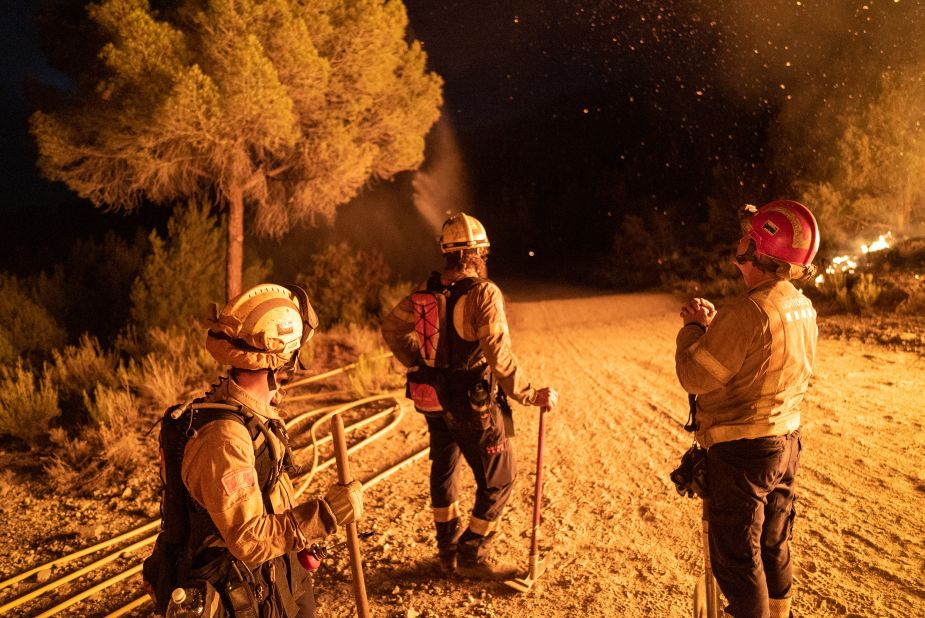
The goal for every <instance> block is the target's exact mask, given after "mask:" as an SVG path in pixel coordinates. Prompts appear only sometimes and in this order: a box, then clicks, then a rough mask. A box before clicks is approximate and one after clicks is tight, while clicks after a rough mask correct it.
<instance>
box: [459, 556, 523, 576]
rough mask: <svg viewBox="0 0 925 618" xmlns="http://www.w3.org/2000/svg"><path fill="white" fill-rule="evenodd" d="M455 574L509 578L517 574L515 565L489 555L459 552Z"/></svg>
mask: <svg viewBox="0 0 925 618" xmlns="http://www.w3.org/2000/svg"><path fill="white" fill-rule="evenodd" d="M456 574H457V575H459V576H460V577H469V578H472V579H510V578H512V577H514V576H515V575H516V574H517V567H516V566H514V565H513V564H510V563H507V562H503V561H501V560H498V559H497V558H493V557H491V556H482V557H478V556H470V555H466V554H462V553H461V554H459V556H458V557H457V560H456Z"/></svg>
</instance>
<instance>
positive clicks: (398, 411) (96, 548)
mask: <svg viewBox="0 0 925 618" xmlns="http://www.w3.org/2000/svg"><path fill="white" fill-rule="evenodd" d="M386 356H387V355H386ZM355 366H356V363H353V364H351V365H346V366H344V367H341V368H339V369H335V370H332V371H329V372H325V373H323V374H318V375H316V376H310V377H308V378H302V379H300V380H297V381H295V382H290V383H289V384H288V385H286V390H289V389H291V388H294V387H301V386H306V385H308V384H313V383H316V382H319V381H321V380H323V379H326V378H329V377H332V376H334V375H337V374H339V373H343V372H344V371H347V370H349V369H350V368H351V367H355ZM333 394H340V392H337V391H335V392H334V393H332V392H331V391H327V392H325V393H324V394H322V393H311V394H309V395H294V396H289V397H288V398H287V399H288V400H289V401H290V402H291V401H308V400H311V399H316V398H318V397H320V396H324V395H328V396H330V395H333ZM396 395H397V393H388V394H383V395H374V396H370V397H364V398H362V399H358V400H355V401H352V402H348V403H345V404H336V405H329V406H324V407H321V408H316V409H313V410H309V411H307V412H302V413H300V414H297V415H296V416H294V417H292V418H291V419H289V420H288V421H287V422H286V427H287V430H292V429H293V428H295V427H298V426H300V425H304V424H305V423H306V422H307V421H308V420H310V419H312V418H313V417H320V418H318V419H317V420H315V421H314V422H312V424H311V426H310V428H309V434H310V437H311V443H310V444H309V445H307V446H303V447H299V448H297V449H295V450H296V452H304V451H307V450H308V449H309V448H310V449H312V465H311V466H309V467H308V470H307V471H306V472H304V473H303V474H301V475H296V476H294V477H293V480H294V481H296V480H298V481H299V483H298V486H297V488H296V497H297V498H298V497H299V496H301V495H302V493H304V492H305V490H306V489H308V487H309V485H310V483H311V480H312V479H313V478H314V476H315V474H317V473H318V472H320V471H321V470H324V469H325V468H327V467H330V466H331V465H334V463H335V458H334V457H330V458H327V459H325V460H324V461H319V460H320V455H319V447H320V446H322V445H323V444H325V443H327V442H330V441H331V436H330V435H325V436H323V437H321V438H316V435H315V431H316V429H317V427H318V426H319V425H321V424H323V423H325V422H327V421H329V420H330V419H331V418H332V417H333V416H334V415H336V414H339V413H343V412H344V411H346V410H350V409H352V408H357V407H360V406H363V405H367V404H369V403H374V402H376V401H381V400H386V399H393V400H396V399H397V396H396ZM389 415H394V417H395V418H393V419H392V421H391V422H389V423H388V424H387V425H386V426H385V427H383V428H381V429H379V430H377V431H376V432H374V433H373V434H371V435H369V436H367V437H365V438H364V439H362V440H360V441H359V442H357V443H355V444H353V445H351V446H350V447H349V448H348V449H347V453H353V452H356V451H357V450H359V449H361V448H363V447H364V446H367V445H368V444H370V443H371V442H373V441H375V440H376V439H378V438H380V437H382V436H383V435H385V434H386V433H388V432H389V431H391V430H392V429H394V428H395V427H396V426H397V425H398V424H399V422H400V421H401V419H402V417H403V415H404V407H403V406H402V405H401V404H399V403H396V404H395V405H392V406H389V407H387V408H386V409H385V410H381V411H378V412H376V413H374V414H371V415H369V416H367V417H365V418H362V419H360V420H359V421H356V422H353V423H351V424H349V425H347V426H346V427H345V430H346V431H347V432H355V431H357V430H359V429H363V428H364V427H367V426H369V425H370V424H372V423H374V422H375V421H377V420H379V419H382V418H384V417H387V416H389ZM293 435H294V436H295V437H299V435H300V434H298V433H297V432H293ZM428 452H429V449H428V448H424V449H421V450H419V451H417V452H415V453H413V454H411V455H410V456H408V457H406V458H405V459H403V460H401V461H399V462H398V463H396V464H395V465H393V466H391V467H389V468H386V469H384V470H382V471H380V472H379V473H377V474H376V475H374V476H373V477H371V478H369V479H367V480H366V481H365V482H364V483H363V484H364V486H365V487H370V486H372V485H375V484H376V483H378V482H380V481H382V480H384V479H385V478H388V477H389V476H391V475H392V474H394V473H395V472H397V471H399V470H401V469H403V468H404V467H406V466H407V465H410V464H411V463H413V462H415V461H418V460H419V459H421V458H423V457H425V456H426V455H427V454H428ZM159 526H160V519H155V520H153V521H150V522H147V523H145V524H143V525H141V526H139V527H137V528H135V529H133V530H129V531H127V532H124V533H122V534H119V535H117V536H115V537H113V538H111V539H108V540H106V541H102V542H100V543H97V544H95V545H92V546H90V547H86V548H83V549H80V550H78V551H76V552H73V553H71V554H68V555H65V556H61V557H58V558H56V559H54V560H51V561H49V562H46V563H44V564H41V565H39V566H36V567H33V568H31V569H29V570H27V571H24V572H22V573H19V574H17V575H15V576H13V577H10V578H8V579H6V580H3V581H0V590H3V589H5V588H7V587H10V586H13V585H16V584H18V583H20V582H22V581H24V580H26V579H28V578H30V577H32V576H34V575H37V574H39V573H42V572H44V571H50V570H51V569H54V568H57V567H61V566H63V565H66V564H68V563H70V562H73V561H75V560H77V559H79V558H81V557H84V556H87V555H91V554H94V553H97V552H100V551H102V550H105V549H108V548H110V547H113V546H115V545H118V544H119V543H121V542H123V541H126V540H128V539H131V538H133V537H137V536H140V535H143V534H145V533H149V532H151V531H152V530H154V529H156V528H158V527H159ZM156 536H157V535H156V534H154V535H148V536H146V537H144V538H142V539H141V540H139V541H136V542H134V543H132V544H130V545H128V546H127V547H123V548H121V549H117V550H115V551H113V552H111V553H110V554H108V555H106V556H103V557H102V558H99V559H97V560H96V561H94V562H92V563H90V564H88V565H86V566H84V567H82V568H80V569H78V570H76V571H74V572H71V573H69V574H67V575H65V576H63V577H61V578H59V579H57V580H55V581H53V582H50V583H48V584H45V585H43V586H40V587H38V588H35V589H33V590H31V591H29V592H27V593H26V594H23V595H21V596H19V597H16V598H14V599H12V600H10V601H8V602H6V603H4V604H3V605H0V615H2V614H5V613H7V612H8V611H11V610H13V609H15V608H17V607H20V606H22V605H24V604H26V603H28V602H30V601H32V600H34V599H36V598H38V597H40V596H41V595H44V594H46V593H48V592H51V591H54V590H56V589H58V588H60V587H62V586H63V585H65V584H67V583H69V582H71V581H73V580H74V579H76V578H78V577H81V576H84V575H87V574H90V573H92V572H94V571H98V570H100V569H102V568H104V567H106V566H107V565H109V564H110V563H112V562H114V561H116V560H117V559H119V558H121V557H123V556H124V555H126V554H130V553H132V552H135V551H138V550H139V549H141V548H143V547H146V546H148V545H151V544H153V543H154V540H155V539H156ZM333 550H334V548H329V549H327V550H326V551H327V552H330V551H333ZM316 568H317V567H316ZM140 570H141V565H140V563H139V564H136V565H135V566H132V567H130V568H128V569H126V570H124V571H122V572H120V573H118V574H116V575H114V576H112V577H110V578H108V579H106V580H104V581H101V582H98V583H97V584H95V585H94V586H93V587H91V588H89V589H87V590H84V591H82V592H80V593H77V594H75V595H73V596H71V597H69V598H68V599H66V600H64V601H62V602H60V603H58V604H57V605H55V606H53V607H51V608H49V609H47V610H45V611H44V612H43V613H41V614H38V616H41V617H45V616H52V615H55V614H57V613H60V612H62V611H64V610H66V609H67V608H69V607H71V606H73V605H75V604H77V603H79V602H80V601H83V600H85V599H87V598H90V597H92V596H93V595H95V594H97V593H99V592H101V591H102V590H104V589H106V588H108V587H110V586H113V585H115V584H117V583H119V582H121V581H123V580H125V579H127V578H128V577H131V576H132V575H135V574H136V573H138V572H139V571H140ZM148 601H149V598H148V597H147V595H141V596H139V597H137V598H135V599H134V600H132V601H131V602H129V603H128V604H126V605H123V606H122V607H120V608H118V609H116V610H114V611H113V612H111V613H109V614H107V617H110V616H111V617H113V618H115V617H117V616H124V615H125V614H127V613H128V612H130V611H132V610H134V609H136V608H138V607H141V606H142V605H144V604H145V603H146V602H148Z"/></svg>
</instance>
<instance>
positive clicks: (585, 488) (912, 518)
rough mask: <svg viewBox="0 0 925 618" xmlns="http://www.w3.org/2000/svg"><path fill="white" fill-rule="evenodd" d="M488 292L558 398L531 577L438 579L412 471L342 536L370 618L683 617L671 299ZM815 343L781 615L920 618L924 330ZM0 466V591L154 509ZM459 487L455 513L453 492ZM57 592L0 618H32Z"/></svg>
mask: <svg viewBox="0 0 925 618" xmlns="http://www.w3.org/2000/svg"><path fill="white" fill-rule="evenodd" d="M506 292H507V294H508V297H509V313H510V318H511V328H512V333H513V338H514V345H515V350H516V352H517V354H518V357H519V358H520V359H521V361H522V363H523V364H524V365H525V367H526V369H527V370H528V371H529V372H530V374H531V375H532V376H533V380H534V382H535V383H537V384H551V385H553V386H555V387H556V388H557V389H558V390H559V391H560V393H561V405H560V407H559V408H558V409H557V410H556V411H555V412H554V413H553V414H552V415H551V416H550V418H549V429H548V435H547V451H546V454H545V472H544V474H545V486H544V492H545V500H544V511H543V532H544V534H543V540H542V543H541V550H542V553H543V554H544V556H545V557H546V560H547V564H548V566H549V568H548V570H547V572H546V573H545V574H544V575H543V576H542V578H541V579H540V580H539V582H538V583H537V586H536V587H535V588H534V590H533V591H531V592H530V593H529V594H517V593H515V592H513V591H511V590H508V589H506V588H505V587H504V586H502V585H500V584H493V583H482V582H473V581H466V580H455V579H454V580H448V579H442V578H440V577H438V576H437V575H436V573H435V571H434V568H433V563H432V562H431V557H432V554H433V549H432V544H431V538H432V522H431V515H430V511H429V508H428V498H427V463H426V460H423V461H418V462H417V463H414V464H412V465H410V466H409V467H407V468H405V469H402V470H401V471H399V472H397V473H395V474H394V475H392V476H390V477H389V478H387V479H385V480H383V481H382V482H380V483H378V484H376V485H374V486H372V487H370V488H369V489H368V490H367V492H366V505H367V513H368V516H367V517H366V518H365V520H364V521H363V522H362V524H361V526H360V527H361V530H365V531H372V532H373V535H372V536H371V537H370V538H369V539H368V540H366V541H365V542H364V544H363V550H364V556H365V558H364V560H365V566H366V568H365V573H366V581H367V588H368V592H369V598H370V605H371V608H372V615H374V616H385V617H393V616H394V617H399V616H403V617H408V618H414V617H416V616H424V617H428V618H434V617H444V616H483V617H504V616H518V617H519V616H575V615H585V616H608V617H609V616H638V617H652V616H678V617H681V616H689V615H690V608H691V593H692V589H693V585H694V582H695V580H696V577H697V575H698V574H699V573H700V571H701V549H700V538H699V517H700V503H699V502H697V501H694V500H689V499H685V498H682V497H680V496H678V494H677V493H676V492H675V490H674V488H673V486H672V485H671V483H670V481H669V479H668V473H669V472H670V471H671V470H672V469H673V468H674V467H675V466H676V465H677V462H678V460H679V458H680V455H681V454H682V453H683V452H684V451H685V450H686V448H687V447H688V446H689V444H690V438H689V436H688V435H687V434H685V433H684V431H683V430H682V428H681V426H682V424H683V423H684V421H685V419H686V416H687V409H686V398H685V395H684V393H683V392H682V391H681V389H680V387H679V386H678V385H677V381H676V378H675V376H674V367H673V353H674V336H675V333H676V331H677V327H678V326H679V324H680V320H679V318H678V316H677V311H678V308H679V305H680V303H679V300H678V299H676V298H674V297H671V296H668V295H663V294H632V295H617V294H604V293H601V292H597V291H593V290H588V289H582V288H573V287H564V286H561V287H556V288H549V287H545V288H543V289H539V288H537V287H535V286H528V285H509V286H506ZM821 330H822V333H823V336H822V339H821V341H820V345H819V351H818V359H817V364H816V371H815V376H814V378H813V381H812V384H811V387H810V391H809V394H808V396H807V399H806V403H805V408H804V416H803V427H804V429H803V436H804V452H803V459H802V463H801V471H800V481H799V482H800V490H799V492H800V498H799V503H798V505H797V509H798V513H799V515H798V520H797V524H796V532H795V534H796V538H795V543H794V556H795V564H796V566H797V567H798V569H799V575H798V580H797V589H796V597H795V609H796V611H797V612H798V613H799V615H800V616H854V617H856V616H870V617H882V616H895V617H897V618H898V617H903V618H905V617H907V616H920V615H925V586H923V584H922V573H923V570H925V558H923V556H925V546H923V545H925V511H923V510H922V509H921V506H920V505H921V504H922V500H923V497H925V472H923V469H922V468H921V465H920V462H921V461H922V460H923V458H925V420H923V418H922V415H921V400H922V391H923V388H925V356H923V355H922V354H921V351H922V350H923V349H925V347H923V342H925V339H923V335H925V326H923V321H922V320H921V319H910V318H903V319H902V320H898V319H893V318H863V319H860V320H859V319H854V318H840V317H837V316H824V317H823V318H822V320H821ZM916 338H917V339H916ZM302 405H304V404H300V406H299V408H300V409H304V408H302V407H301V406H302ZM294 407H296V406H294ZM515 418H516V422H517V432H518V435H517V438H516V439H515V448H516V452H517V455H518V460H519V466H520V480H519V483H518V485H517V488H516V490H515V494H514V496H513V498H512V500H511V504H510V508H509V509H508V511H507V513H506V515H505V518H504V526H503V531H504V535H503V537H502V538H501V539H500V540H499V542H498V544H497V553H498V555H499V556H500V557H501V558H503V559H505V560H507V561H511V562H514V563H516V564H518V565H521V566H522V567H523V568H524V569H526V566H527V553H528V542H529V538H528V537H529V530H530V518H531V515H532V499H531V494H532V488H533V482H532V480H533V470H534V466H535V439H536V430H537V414H536V411H535V410H534V409H527V408H523V407H519V408H516V409H515ZM426 444H427V435H426V428H425V426H424V423H423V420H422V419H421V418H419V417H417V416H416V415H415V414H413V413H410V412H409V413H407V414H405V416H404V417H403V419H402V420H401V422H400V424H399V426H398V427H397V428H396V429H395V430H393V431H392V432H391V433H390V434H389V435H388V437H386V438H384V439H382V440H379V441H377V442H375V443H374V445H372V446H370V447H368V448H366V449H363V450H362V451H361V452H360V453H358V454H357V455H356V456H355V457H353V465H354V468H355V471H356V474H357V476H359V477H360V478H364V479H366V478H369V477H371V476H372V475H373V474H374V473H375V472H376V471H378V470H381V469H383V468H384V467H387V466H389V465H391V464H392V463H395V462H397V461H399V460H401V459H402V458H403V457H405V456H407V455H410V454H412V453H414V452H417V451H418V450H419V449H420V448H423V447H424V446H426ZM152 448H153V447H152ZM0 463H2V465H3V469H4V470H5V472H3V473H2V476H0V496H2V499H0V555H2V556H4V558H3V560H2V561H0V577H7V576H10V575H13V574H15V573H18V572H21V571H23V570H25V569H26V568H29V567H31V566H34V565H36V564H39V563H41V562H44V561H45V560H48V559H51V558H54V557H56V556H58V555H62V554H64V553H67V552H69V551H73V550H75V549H77V548H80V547H85V546H87V545H89V544H92V543H93V542H94V539H103V538H108V537H110V536H113V535H115V534H118V533H121V532H124V531H126V530H128V529H130V528H131V527H132V526H137V525H140V524H142V523H144V522H146V521H149V520H150V519H151V517H152V516H153V512H152V509H155V508H156V504H155V503H154V500H153V490H152V486H153V483H152V482H151V480H150V479H151V478H152V477H150V476H149V477H144V478H139V479H138V480H133V481H132V482H131V483H129V484H127V485H125V486H124V487H118V488H114V489H113V490H112V491H111V492H109V493H106V494H103V495H100V496H97V497H95V498H86V499H76V498H66V497H60V496H56V495H53V494H51V493H50V492H49V491H48V490H47V489H46V488H45V487H46V485H45V484H43V483H42V482H41V481H40V479H41V473H40V464H39V463H38V462H34V461H30V453H28V452H22V451H14V450H10V449H5V450H4V451H3V452H2V453H0ZM331 481H332V476H331V475H330V472H327V473H325V474H322V475H320V476H319V478H317V479H316V482H315V483H314V484H313V491H315V490H316V491H319V492H320V491H323V488H324V487H325V486H326V485H327V484H328V483H330V482H331ZM464 487H465V488H466V489H465V490H464V495H465V496H468V497H470V499H471V490H472V483H471V481H470V480H469V479H468V478H465V479H464ZM314 488H317V489H314ZM469 504H471V503H464V504H463V506H464V507H466V506H467V505H469ZM97 533H99V534H98V535H97ZM144 553H145V551H144V550H140V551H139V552H136V553H134V554H132V555H130V556H128V558H127V560H125V561H124V562H123V563H121V564H124V565H125V566H131V565H132V564H134V563H137V561H138V559H139V556H141V555H143V554H144ZM88 560H89V558H88V559H85V560H84V562H83V563H86V562H87V561H88ZM65 572H67V570H64V569H54V570H53V571H52V572H50V573H47V574H44V575H42V577H43V578H45V577H48V576H51V578H52V579H54V578H57V577H60V576H61V575H62V574H63V573H65ZM348 572H349V571H348V568H347V560H346V555H345V554H344V553H343V552H342V553H341V554H340V555H335V556H332V557H331V558H329V559H328V560H326V561H325V563H324V564H323V565H322V567H321V570H320V571H319V572H318V575H317V576H316V586H317V596H318V603H319V615H321V616H349V615H351V614H352V611H353V610H352V596H351V587H350V584H349V581H348V580H349V577H348V575H347V574H348ZM91 581H98V579H94V578H91V577H87V578H80V579H78V580H77V581H76V582H75V584H74V585H72V586H68V587H67V589H66V592H68V593H70V594H73V593H74V592H75V591H77V590H82V589H85V588H88V587H89V586H90V585H91ZM37 585H38V584H37V582H36V581H35V578H32V579H31V580H30V581H29V582H26V583H22V584H19V585H17V586H15V587H13V588H11V589H10V588H8V589H3V590H0V604H2V603H4V602H6V601H7V600H9V599H10V598H12V597H14V596H18V595H20V594H23V593H25V592H26V591H28V590H29V589H32V588H35V587H36V586H37ZM138 592H139V591H138V577H137V576H133V577H132V578H130V579H128V580H127V581H126V582H124V583H123V584H120V585H119V586H116V587H114V588H112V589H110V590H108V591H107V592H105V593H103V594H98V595H95V596H94V597H93V599H91V600H89V601H85V602H82V603H80V604H78V605H75V606H73V607H72V608H70V609H68V610H66V611H65V615H72V616H97V615H100V616H101V615H105V614H106V613H107V612H108V611H111V610H112V609H113V608H115V607H117V606H118V605H120V604H121V603H124V602H127V601H128V600H130V599H131V598H134V596H136V595H137V594H138ZM65 596H66V595H65V594H61V596H59V597H57V598H56V599H54V600H51V599H49V600H39V601H37V602H35V603H33V604H28V605H24V606H23V607H22V608H20V609H16V610H13V611H12V612H11V613H10V615H22V616H34V615H38V613H39V612H41V611H43V610H44V609H47V608H48V607H50V606H51V605H53V604H54V602H55V601H60V600H62V599H63V598H65ZM133 615H136V616H147V615H149V612H148V610H147V609H145V608H141V609H138V610H135V612H134V614H133Z"/></svg>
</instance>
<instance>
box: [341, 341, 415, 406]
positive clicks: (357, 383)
mask: <svg viewBox="0 0 925 618" xmlns="http://www.w3.org/2000/svg"><path fill="white" fill-rule="evenodd" d="M383 354H385V351H384V350H381V349H380V350H378V351H376V352H374V353H373V354H372V355H367V354H362V355H360V357H359V358H358V359H357V361H356V366H355V367H353V368H352V369H351V370H349V371H347V372H346V373H345V374H344V376H345V378H344V379H345V381H346V387H347V388H346V390H347V391H348V392H350V393H351V394H352V395H353V396H355V397H357V398H360V397H366V396H367V395H372V394H375V393H383V392H386V391H390V390H393V389H396V388H399V387H400V386H401V385H402V384H403V381H404V376H403V374H401V373H400V372H399V371H398V370H396V369H395V367H394V362H393V360H392V358H390V357H387V358H382V355H383Z"/></svg>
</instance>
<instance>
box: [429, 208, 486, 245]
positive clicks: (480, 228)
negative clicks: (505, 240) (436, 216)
mask: <svg viewBox="0 0 925 618" xmlns="http://www.w3.org/2000/svg"><path fill="white" fill-rule="evenodd" d="M490 246H491V245H490V244H489V242H488V234H487V233H486V232H485V226H484V225H482V223H481V222H480V221H479V220H478V219H476V218H475V217H470V216H469V215H467V214H463V213H458V214H455V215H453V216H452V217H450V218H449V219H447V220H446V221H445V222H444V223H443V230H442V231H441V232H440V250H441V251H442V252H443V253H452V252H453V251H462V250H463V249H476V248H479V247H484V248H488V247H490Z"/></svg>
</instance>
